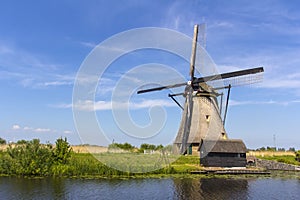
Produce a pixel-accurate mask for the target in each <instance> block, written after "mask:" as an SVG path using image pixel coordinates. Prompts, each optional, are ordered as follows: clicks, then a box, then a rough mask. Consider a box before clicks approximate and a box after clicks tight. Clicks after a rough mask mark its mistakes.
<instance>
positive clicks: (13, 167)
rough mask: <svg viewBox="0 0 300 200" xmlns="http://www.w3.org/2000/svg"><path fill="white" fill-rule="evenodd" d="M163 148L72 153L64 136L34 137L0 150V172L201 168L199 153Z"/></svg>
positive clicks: (152, 172)
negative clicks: (45, 141)
mask: <svg viewBox="0 0 300 200" xmlns="http://www.w3.org/2000/svg"><path fill="white" fill-rule="evenodd" d="M163 152H165V151H161V153H158V152H156V153H153V154H144V153H139V152H113V153H111V152H102V153H94V154H89V153H75V152H74V151H72V149H71V146H70V145H69V144H68V142H67V141H66V139H65V140H63V139H58V140H57V141H56V144H55V145H50V144H47V145H45V144H40V142H39V140H37V139H35V140H32V141H21V142H19V143H17V144H13V145H9V146H8V147H7V149H6V150H2V151H1V150H0V174H1V175H5V176H26V177H47V176H54V177H87V178H97V177H98V178H100V177H101V178H112V177H118V178H122V177H163V176H190V172H191V171H201V170H203V168H202V167H201V166H200V163H199V162H200V159H199V157H198V156H178V155H172V154H168V153H163ZM263 159H273V160H278V161H281V162H285V163H290V164H298V165H299V162H297V161H295V156H294V157H293V156H281V157H279V158H278V157H274V156H272V157H264V158H263ZM100 161H101V162H100ZM294 161H295V162H297V163H295V162H294ZM202 176H204V177H207V176H210V175H202Z"/></svg>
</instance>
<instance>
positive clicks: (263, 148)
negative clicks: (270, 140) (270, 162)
mask: <svg viewBox="0 0 300 200" xmlns="http://www.w3.org/2000/svg"><path fill="white" fill-rule="evenodd" d="M256 150H257V151H265V150H266V148H265V147H261V148H258V149H256Z"/></svg>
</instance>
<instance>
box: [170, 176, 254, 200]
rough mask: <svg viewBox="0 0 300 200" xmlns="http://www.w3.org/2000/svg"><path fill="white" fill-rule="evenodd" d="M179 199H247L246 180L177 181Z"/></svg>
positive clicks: (208, 179) (209, 179) (205, 179)
mask: <svg viewBox="0 0 300 200" xmlns="http://www.w3.org/2000/svg"><path fill="white" fill-rule="evenodd" d="M174 185H175V189H176V196H177V197H178V199H247V198H248V192H247V188H248V181H247V180H245V179H241V180H239V179H218V178H204V179H175V180H174Z"/></svg>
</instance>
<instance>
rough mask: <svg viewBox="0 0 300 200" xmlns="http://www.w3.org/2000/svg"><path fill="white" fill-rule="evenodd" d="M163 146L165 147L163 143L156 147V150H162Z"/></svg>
mask: <svg viewBox="0 0 300 200" xmlns="http://www.w3.org/2000/svg"><path fill="white" fill-rule="evenodd" d="M163 148H164V146H163V145H162V144H160V145H157V146H156V147H155V150H162V149H163Z"/></svg>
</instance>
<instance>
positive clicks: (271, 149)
mask: <svg viewBox="0 0 300 200" xmlns="http://www.w3.org/2000/svg"><path fill="white" fill-rule="evenodd" d="M267 151H276V147H267Z"/></svg>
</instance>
